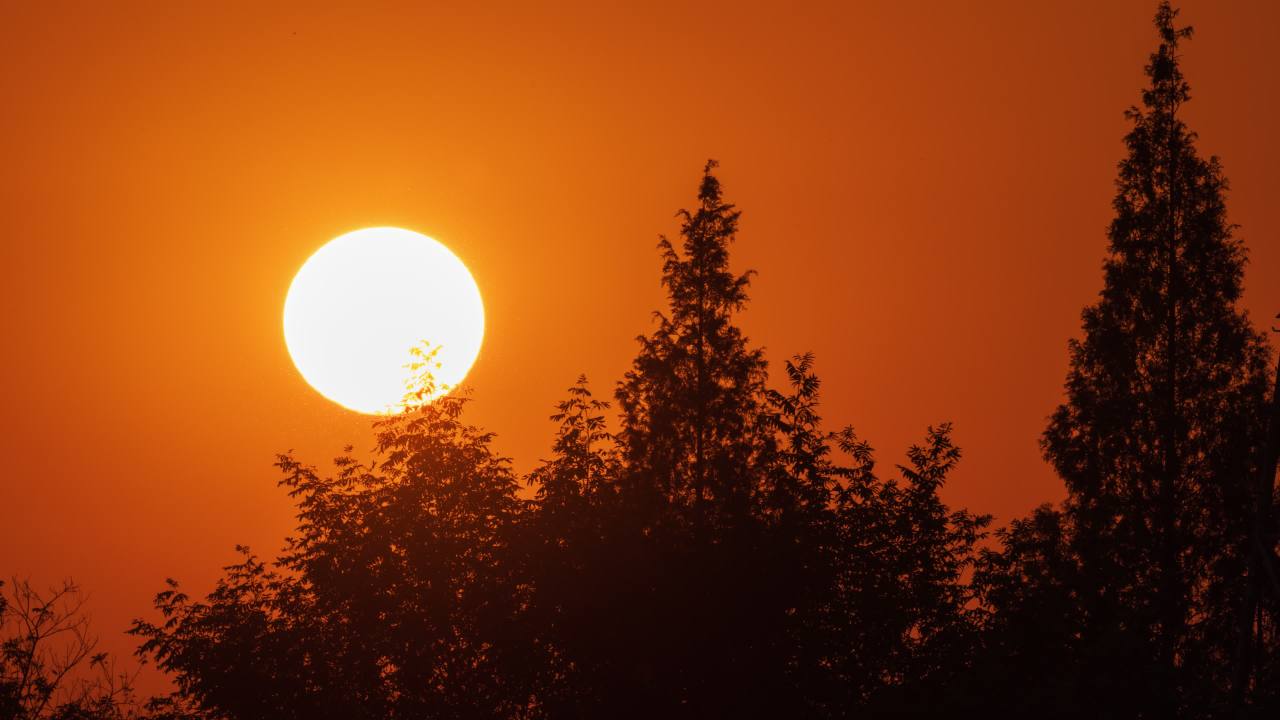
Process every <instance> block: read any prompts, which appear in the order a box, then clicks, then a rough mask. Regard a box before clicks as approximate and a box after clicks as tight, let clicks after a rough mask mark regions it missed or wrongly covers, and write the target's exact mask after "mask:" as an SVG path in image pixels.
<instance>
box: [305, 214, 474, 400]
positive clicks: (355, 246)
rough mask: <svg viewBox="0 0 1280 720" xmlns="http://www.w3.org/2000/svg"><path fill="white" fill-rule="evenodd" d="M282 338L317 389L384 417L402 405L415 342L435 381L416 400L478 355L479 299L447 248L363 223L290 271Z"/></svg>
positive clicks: (449, 383)
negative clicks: (427, 350)
mask: <svg viewBox="0 0 1280 720" xmlns="http://www.w3.org/2000/svg"><path fill="white" fill-rule="evenodd" d="M284 339H285V344H286V345H287V346H288V348H289V355H290V356H292V358H293V362H294V364H295V365H296V366H297V367H298V371H299V372H301V373H302V377H303V378H305V379H306V381H307V382H308V383H310V384H311V386H312V387H314V388H315V389H316V390H317V391H319V392H320V394H321V395H324V396H325V397H327V398H329V399H330V400H332V401H334V402H336V403H338V404H339V405H342V406H344V407H347V408H350V409H352V410H356V411H358V412H362V413H385V412H390V411H394V410H397V409H399V408H400V407H401V403H402V401H403V400H404V398H405V395H406V390H407V389H408V388H407V386H408V383H409V381H410V378H411V374H412V373H411V371H410V370H409V368H408V367H407V365H409V364H410V362H411V360H412V357H411V351H412V350H413V349H414V348H422V347H424V346H427V347H432V348H437V354H436V355H435V357H434V358H433V366H432V368H431V373H432V376H433V378H434V381H435V383H436V385H437V387H436V389H435V390H434V392H432V393H431V394H429V395H427V396H426V397H424V398H423V401H430V400H433V399H435V398H436V397H439V396H440V395H442V394H444V393H445V392H448V390H450V389H452V388H454V387H456V386H457V385H458V383H460V382H462V380H463V378H465V377H466V375H467V372H468V371H469V370H470V369H471V365H472V364H473V363H474V362H475V360H476V356H477V355H478V354H479V353H480V344H481V341H482V340H483V339H484V305H483V303H482V301H481V299H480V289H479V288H478V287H477V286H476V282H475V280H474V279H473V278H472V277H471V272H470V271H468V270H467V266H466V265H464V264H463V263H462V261H461V260H459V259H458V257H457V256H456V255H454V254H453V253H452V252H451V251H450V250H449V248H447V247H445V246H444V245H442V244H441V243H439V242H437V241H435V240H433V239H431V238H429V237H427V236H426V235H421V234H419V233H416V232H412V231H410V230H402V229H400V228H394V227H376V228H365V229H363V230H356V231H355V232H350V233H347V234H345V235H342V236H339V237H337V238H334V239H333V240H331V241H329V242H328V243H327V244H326V245H324V246H323V247H321V248H320V249H319V250H317V251H316V252H315V254H313V255H312V256H311V257H310V258H308V259H307V261H306V263H304V264H303V266H302V268H301V269H300V270H298V274H297V275H296V276H294V278H293V283H292V284H291V285H290V286H289V294H288V296H287V297H286V299H285V303H284ZM435 363H438V365H436V364H435Z"/></svg>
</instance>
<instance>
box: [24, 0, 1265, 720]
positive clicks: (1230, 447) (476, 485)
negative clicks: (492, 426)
mask: <svg viewBox="0 0 1280 720" xmlns="http://www.w3.org/2000/svg"><path fill="white" fill-rule="evenodd" d="M1175 17H1176V11H1174V10H1173V9H1172V8H1171V7H1170V6H1169V5H1168V3H1162V4H1161V5H1160V8H1159V11H1158V13H1157V15H1156V27H1157V30H1158V31H1159V47H1158V49H1157V50H1156V51H1155V52H1154V53H1153V54H1152V55H1151V59H1150V62H1149V64H1148V65H1147V68H1146V71H1147V75H1148V77H1149V81H1150V82H1149V85H1148V87H1147V88H1146V90H1145V91H1144V92H1143V95H1142V99H1141V104H1140V105H1139V106H1136V107H1134V108H1132V109H1130V110H1129V112H1128V117H1129V119H1130V120H1131V122H1132V129H1131V131H1130V132H1129V134H1128V135H1127V137H1126V138H1125V142H1126V146H1127V149H1128V154H1127V156H1126V158H1125V159H1124V160H1123V161H1122V162H1121V163H1120V166H1119V174H1118V178H1117V181H1116V188H1117V192H1116V197H1115V203H1114V206H1115V218H1114V220H1113V222H1112V224H1111V227H1110V232H1109V235H1110V246H1109V250H1108V254H1107V257H1106V259H1105V263H1104V284H1103V290H1102V292H1101V293H1100V296H1099V298H1098V300H1097V302H1096V303H1094V304H1093V305H1090V306H1089V307H1087V308H1085V310H1084V313H1083V332H1082V336H1081V337H1080V339H1078V340H1073V341H1071V343H1070V360H1071V364H1070V370H1069V373H1068V376H1067V380H1066V392H1065V401H1064V402H1063V404H1062V405H1061V406H1060V407H1059V408H1058V409H1057V410H1056V412H1054V413H1053V415H1052V418H1051V420H1050V423H1049V426H1048V428H1047V429H1046V430H1045V432H1044V435H1043V441H1042V442H1043V449H1044V454H1045V457H1046V458H1047V460H1048V461H1049V462H1050V463H1051V464H1052V465H1053V467H1054V468H1055V470H1056V471H1057V472H1058V474H1059V475H1060V476H1061V477H1062V479H1063V481H1064V482H1065V484H1066V486H1067V490H1068V499H1067V500H1066V501H1065V502H1064V503H1062V504H1061V505H1060V506H1057V507H1052V506H1047V505H1046V506H1044V507H1041V508H1039V509H1037V510H1036V511H1035V512H1034V513H1033V514H1032V515H1031V516H1029V517H1027V518H1023V519H1019V520H1015V521H1013V522H1012V523H1010V524H1009V525H1008V526H1007V527H1004V528H1001V529H993V528H992V527H991V521H990V518H989V517H987V516H984V515H979V514H974V513H972V512H970V511H968V510H965V509H957V508H952V507H948V506H947V504H946V503H944V502H943V501H942V500H941V499H940V497H939V490H940V488H941V487H942V485H943V484H944V483H945V482H946V480H947V478H948V476H949V474H950V472H951V471H952V470H953V469H954V468H955V466H956V464H957V463H958V462H959V460H960V449H959V448H957V447H956V446H955V445H954V444H953V442H952V438H951V428H950V426H949V425H948V424H941V425H937V426H934V427H930V428H928V430H927V431H926V432H925V433H924V435H923V437H922V439H921V441H920V442H919V444H917V445H915V446H913V447H911V448H910V449H908V451H907V453H906V457H905V460H904V461H903V462H902V463H901V464H898V465H896V466H895V467H894V468H892V469H891V470H890V471H887V472H886V471H885V470H884V469H882V468H880V467H878V466H877V465H876V463H875V460H874V455H873V452H872V449H871V447H870V446H868V444H867V443H866V442H864V441H863V440H861V439H859V437H858V436H857V435H856V434H855V432H854V430H853V429H852V428H850V427H844V428H843V429H832V428H830V427H829V426H828V425H826V424H825V423H824V422H823V420H822V418H821V417H820V416H819V399H820V393H819V391H820V381H819V377H818V375H817V374H816V371H815V364H814V360H813V358H812V357H811V356H809V355H800V356H797V357H795V358H793V359H792V360H790V361H789V362H786V363H785V364H784V365H783V367H782V369H783V371H784V372H783V373H782V374H781V375H782V377H781V378H779V377H777V375H776V374H775V376H774V377H772V378H771V376H770V374H769V367H768V365H767V364H766V361H765V358H764V356H763V353H762V352H761V350H760V349H758V348H757V347H755V346H753V345H752V344H751V343H750V342H749V341H748V339H747V338H746V337H744V336H743V334H742V332H741V331H740V329H739V328H738V326H737V325H736V324H735V316H736V314H737V313H738V312H739V311H740V310H742V308H743V307H744V305H745V304H746V303H747V301H748V296H747V291H748V287H749V279H750V274H749V273H747V274H740V273H736V272H734V271H733V270H732V269H731V264H730V259H729V250H730V246H731V243H732V241H733V239H734V237H735V233H736V230H737V223H738V218H739V211H738V210H737V209H736V208H735V207H734V206H733V205H732V204H730V203H728V202H727V201H726V200H725V197H724V194H723V190H722V187H721V184H720V182H719V180H718V179H717V177H716V175H715V172H714V170H715V163H713V162H712V163H708V164H707V167H706V170H705V172H704V174H703V177H702V180H701V185H700V187H699V189H698V195H697V203H696V205H694V206H693V208H692V209H690V210H688V211H684V212H682V213H681V215H680V217H681V221H682V222H681V228H680V237H679V238H678V239H677V240H675V241H668V240H667V239H665V238H664V239H663V240H662V241H661V242H660V244H659V250H660V253H661V258H662V283H663V286H664V287H665V289H666V291H667V295H668V299H669V303H668V307H667V309H666V310H665V311H664V312H662V313H659V314H658V315H657V319H656V326H655V328H654V330H653V331H652V332H651V333H649V334H648V335H645V336H643V337H641V338H640V339H639V352H638V354H637V356H636V359H635V361H634V364H633V366H632V368H631V370H630V371H629V372H627V374H626V375H625V377H623V378H622V380H621V381H620V382H619V383H617V385H616V388H615V389H614V393H613V400H614V402H613V403H612V404H611V403H608V402H605V401H603V400H601V399H599V398H598V397H597V395H595V394H593V392H592V390H591V388H590V387H589V385H588V383H587V381H586V379H585V378H580V379H579V381H578V382H577V383H576V384H575V385H573V386H572V387H571V388H569V390H568V392H567V394H566V396H565V399H564V400H563V401H562V402H561V403H560V404H559V406H558V407H557V408H556V412H555V414H554V415H553V420H554V421H555V422H556V423H557V426H558V427H557V430H556V434H555V438H554V443H553V446H552V451H551V453H550V459H548V460H545V461H543V462H542V464H541V465H540V466H539V467H538V468H537V469H536V470H534V471H533V472H531V473H530V474H529V475H528V476H526V477H520V476H518V475H517V474H516V473H515V472H514V471H513V470H512V468H511V466H510V464H509V462H508V461H507V459H506V458H505V457H503V456H502V455H501V453H500V452H499V451H498V450H497V449H496V448H495V446H494V438H493V436H492V435H491V434H490V433H488V432H486V431H484V430H483V429H481V428H479V427H476V426H474V425H472V424H469V423H468V422H467V420H466V417H465V412H464V411H465V409H466V405H467V399H466V397H465V396H460V395H451V396H447V397H444V398H441V399H439V400H437V401H436V402H434V403H432V404H429V405H425V406H421V407H419V408H416V409H413V410H410V411H406V412H405V413H402V414H400V415H396V416H392V417H388V418H386V419H383V420H380V421H378V422H377V423H376V424H375V433H376V453H375V455H376V456H375V458H374V459H373V460H372V461H370V462H368V463H365V462H361V461H359V460H357V459H355V458H351V457H344V458H341V459H339V460H338V461H337V462H336V467H335V468H334V469H333V470H332V471H329V472H321V471H320V470H318V469H317V468H315V467H313V466H310V465H307V464H305V463H304V462H302V461H300V460H298V459H296V458H294V457H292V456H290V455H284V456H281V457H280V458H279V462H278V465H279V467H280V469H281V471H282V473H283V479H282V484H283V486H284V487H285V488H287V490H288V492H289V494H290V495H291V496H292V497H293V498H294V499H295V501H296V503H297V508H298V515H297V517H298V527H297V530H296V532H295V534H294V535H293V537H291V538H289V539H288V541H287V543H286V545H285V547H284V549H283V551H282V553H281V554H280V555H279V556H278V557H276V558H275V560H273V561H266V560H262V559H260V558H258V557H257V556H255V555H253V554H251V553H250V552H249V551H248V550H243V558H242V560H241V561H240V562H239V563H238V564H236V565H233V566H230V567H228V568H226V573H225V575H224V577H223V578H222V579H221V580H220V581H219V582H218V584H217V587H216V589H215V590H214V591H213V592H212V593H210V594H209V595H207V596H206V597H204V598H202V599H193V598H190V597H188V596H186V595H185V594H183V593H182V592H181V591H180V589H179V588H178V586H177V584H176V583H173V582H172V581H171V583H170V584H171V586H170V587H169V589H167V590H165V591H164V592H162V593H160V594H159V595H158V596H157V600H156V608H157V609H158V611H159V613H158V616H157V618H156V619H154V620H153V621H147V620H139V621H137V622H136V623H135V626H134V628H133V630H132V632H133V633H134V634H135V635H137V636H138V637H139V639H140V641H141V647H140V650H139V653H140V655H142V656H143V657H145V658H148V659H150V660H152V661H153V662H155V663H156V664H157V665H158V666H159V667H160V668H161V669H163V670H164V671H166V672H167V673H169V674H170V675H171V677H172V678H173V680H174V682H175V684H176V690H175V691H174V693H173V694H172V695H171V696H170V697H167V698H162V699H157V700H155V701H153V702H152V703H151V705H150V709H149V710H145V711H143V710H139V711H138V712H139V713H143V714H150V715H151V716H152V717H172V718H179V717H189V718H209V719H219V720H221V719H226V720H250V719H254V720H256V719H263V720H266V719H271V720H287V719H289V718H298V719H299V720H302V719H306V720H325V719H330V718H332V719H333V720H360V719H362V718H368V719H369V720H374V719H384V718H631V717H634V718H683V717H700V718H705V717H741V718H747V717H777V718H852V717H880V716H895V717H897V716H920V717H931V716H940V715H959V716H967V715H976V714H979V713H981V714H983V715H986V716H989V717H1046V718H1054V717H1062V718H1067V717H1070V718H1076V717H1091V718H1183V717H1185V718H1202V717H1275V716H1276V713H1277V711H1278V710H1280V697H1278V695H1280V661H1278V659H1277V652H1280V637H1278V636H1277V626H1276V620H1277V611H1280V579H1278V578H1277V570H1278V568H1280V565H1278V564H1277V562H1276V547H1277V534H1276V526H1275V522H1274V519H1273V518H1274V517H1275V512H1276V500H1275V498H1274V493H1273V488H1274V479H1275V452H1276V442H1275V440H1276V438H1275V435H1276V433H1278V432H1280V426H1277V423H1276V422H1275V418H1276V412H1275V409H1274V408H1273V407H1272V402H1271V398H1270V397H1269V393H1270V388H1271V387H1272V385H1273V382H1272V380H1271V378H1270V370H1269V362H1270V350H1269V348H1268V345H1267V344H1266V342H1265V338H1264V336H1263V335H1262V334H1261V333H1260V332H1258V331H1257V330H1256V329H1255V328H1254V327H1253V325H1252V324H1251V322H1250V320H1249V318H1248V317H1247V316H1246V314H1245V313H1244V312H1243V311H1242V310H1240V309H1239V307H1238V306H1239V300H1240V295H1241V290H1242V279H1243V269H1244V265H1245V259H1246V258H1245V249H1244V246H1243V244H1242V243H1241V241H1240V240H1239V239H1238V238H1236V237H1235V236H1234V235H1233V232H1232V226H1231V225H1230V223H1229V222H1228V220H1227V215H1226V208H1225V204H1224V193H1225V190H1226V179H1225V178H1224V176H1223V173H1222V170H1221V168H1220V167H1219V165H1218V162H1217V160H1216V159H1214V158H1209V159H1205V158H1202V157H1201V156H1200V155H1199V154H1198V153H1197V150H1196V147H1195V139H1196V138H1195V135H1194V133H1192V132H1191V131H1190V130H1189V129H1188V128H1187V127H1186V125H1185V124H1184V122H1183V121H1182V120H1181V119H1180V115H1179V111H1180V109H1181V107H1182V106H1183V105H1184V104H1185V103H1186V102H1187V101H1188V99H1189V97H1190V96H1189V90H1188V86H1187V83H1186V81H1185V80H1184V78H1183V76H1182V73H1181V71H1180V69H1179V63H1178V59H1179V58H1178V52H1179V46H1180V43H1181V41H1182V40H1184V39H1185V38H1187V37H1188V36H1189V35H1190V29H1189V28H1179V27H1177V26H1176V24H1175ZM422 361H423V363H422V371H423V378H422V383H421V387H422V388H423V389H424V390H426V389H429V383H430V378H429V373H428V372H427V370H429V368H430V357H429V356H423V357H422ZM611 416H616V423H611V422H610V421H609V418H610V417H611ZM610 428H616V431H615V432H611V431H610ZM1010 481H1011V482H1012V481H1016V479H1012V478H1011V479H1010ZM522 484H528V485H531V486H532V487H533V488H535V489H536V496H535V497H533V498H532V499H525V498H524V496H523V495H522V493H521V492H520V491H521V486H522ZM15 647H16V646H15ZM6 663H8V659H6ZM5 667H6V668H8V667H9V665H7V664H6V666H5ZM3 682H4V683H9V684H8V685H5V684H0V693H3V691H4V690H3V689H4V688H5V687H12V675H11V673H8V670H6V674H5V675H4V676H3ZM2 701H3V698H2V697H0V702H2ZM14 707H16V706H14ZM68 707H71V706H68ZM72 709H73V710H74V707H73V708H72ZM124 714H125V713H124V711H120V716H123V715H124ZM104 716H105V715H88V714H86V715H83V716H82V715H71V714H68V715H65V716H59V717H67V718H70V717H104ZM15 717H28V716H26V715H22V714H17V715H15ZM30 717H36V716H35V715H31V716H30ZM40 717H54V715H52V714H46V715H40Z"/></svg>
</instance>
